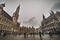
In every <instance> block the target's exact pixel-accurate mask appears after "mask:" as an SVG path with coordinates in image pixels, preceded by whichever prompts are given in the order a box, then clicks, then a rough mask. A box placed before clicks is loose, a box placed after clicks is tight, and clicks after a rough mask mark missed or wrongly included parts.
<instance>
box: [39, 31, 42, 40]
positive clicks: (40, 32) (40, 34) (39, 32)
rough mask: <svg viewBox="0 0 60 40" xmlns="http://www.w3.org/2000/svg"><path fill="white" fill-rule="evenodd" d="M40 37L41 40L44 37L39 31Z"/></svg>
mask: <svg viewBox="0 0 60 40" xmlns="http://www.w3.org/2000/svg"><path fill="white" fill-rule="evenodd" d="M39 37H40V40H42V35H41V32H40V31H39Z"/></svg>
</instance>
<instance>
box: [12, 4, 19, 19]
mask: <svg viewBox="0 0 60 40" xmlns="http://www.w3.org/2000/svg"><path fill="white" fill-rule="evenodd" d="M19 10H20V5H19V6H18V7H17V9H16V11H15V12H14V14H13V16H14V17H16V18H17V19H18V17H19Z"/></svg>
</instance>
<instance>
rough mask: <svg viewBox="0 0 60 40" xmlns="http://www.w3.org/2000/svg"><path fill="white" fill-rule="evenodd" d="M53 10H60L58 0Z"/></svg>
mask: <svg viewBox="0 0 60 40" xmlns="http://www.w3.org/2000/svg"><path fill="white" fill-rule="evenodd" d="M52 10H60V2H56V3H55V4H54V5H53V7H52Z"/></svg>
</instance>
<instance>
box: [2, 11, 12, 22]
mask: <svg viewBox="0 0 60 40" xmlns="http://www.w3.org/2000/svg"><path fill="white" fill-rule="evenodd" d="M2 15H3V16H4V17H6V18H8V19H9V20H11V21H12V17H11V16H10V15H9V14H8V13H7V12H5V11H4V10H3V11H2Z"/></svg>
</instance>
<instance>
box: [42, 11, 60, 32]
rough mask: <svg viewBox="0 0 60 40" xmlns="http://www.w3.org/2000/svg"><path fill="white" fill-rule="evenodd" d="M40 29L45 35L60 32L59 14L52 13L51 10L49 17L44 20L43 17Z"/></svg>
mask: <svg viewBox="0 0 60 40" xmlns="http://www.w3.org/2000/svg"><path fill="white" fill-rule="evenodd" d="M41 29H42V31H43V32H47V33H49V32H56V31H60V12H56V13H54V12H53V11H52V10H51V13H50V16H49V17H47V18H45V16H44V15H43V20H42V22H41Z"/></svg>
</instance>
